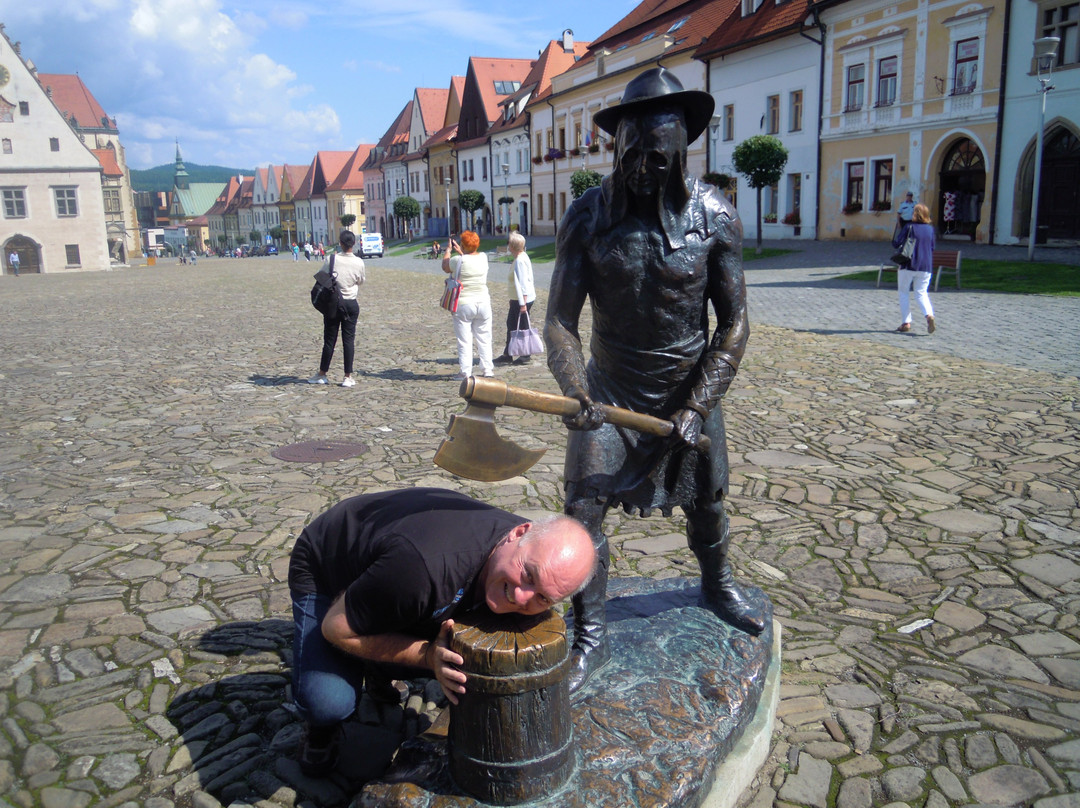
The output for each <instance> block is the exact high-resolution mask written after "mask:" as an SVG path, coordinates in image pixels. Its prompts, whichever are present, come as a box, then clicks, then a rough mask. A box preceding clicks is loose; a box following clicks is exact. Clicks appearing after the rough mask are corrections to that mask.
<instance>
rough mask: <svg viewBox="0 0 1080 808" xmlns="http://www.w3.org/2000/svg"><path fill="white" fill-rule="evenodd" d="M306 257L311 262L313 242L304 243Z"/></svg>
mask: <svg viewBox="0 0 1080 808" xmlns="http://www.w3.org/2000/svg"><path fill="white" fill-rule="evenodd" d="M304 257H305V258H307V260H309V261H310V260H311V242H309V241H305V242H304Z"/></svg>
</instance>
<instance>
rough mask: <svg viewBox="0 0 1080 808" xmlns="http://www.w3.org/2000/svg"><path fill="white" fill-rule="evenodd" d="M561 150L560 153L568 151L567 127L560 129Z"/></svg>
mask: <svg viewBox="0 0 1080 808" xmlns="http://www.w3.org/2000/svg"><path fill="white" fill-rule="evenodd" d="M559 149H560V151H566V127H565V126H560V127H559Z"/></svg>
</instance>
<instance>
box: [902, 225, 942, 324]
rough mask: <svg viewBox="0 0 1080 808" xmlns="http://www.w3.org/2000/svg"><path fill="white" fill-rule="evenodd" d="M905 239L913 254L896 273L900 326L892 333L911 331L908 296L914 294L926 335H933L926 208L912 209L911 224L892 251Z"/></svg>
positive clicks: (930, 238) (931, 261)
mask: <svg viewBox="0 0 1080 808" xmlns="http://www.w3.org/2000/svg"><path fill="white" fill-rule="evenodd" d="M908 238H912V239H914V242H915V250H914V252H913V253H912V256H911V263H910V265H908V266H906V267H905V266H901V267H899V268H897V270H896V283H897V289H898V290H899V293H900V317H901V318H902V320H903V322H902V323H900V327H899V328H897V329H896V330H897V331H899V332H900V333H902V334H903V333H907V332H908V331H910V330H911V299H910V293H911V291H912V290H914V292H915V300H916V301H917V302H918V304H919V306H920V307H921V308H922V311H923V314H924V315H926V333H927V334H933V333H934V329H935V328H936V327H937V324H936V323H935V321H934V307H933V305H932V304H931V303H930V295H929V293H928V290H929V289H930V277H931V276H932V275H933V274H934V226H933V225H932V224H930V209H929V208H928V207H926V205H922V204H919V205H916V206H915V212H914V213H913V214H912V217H911V223H910V224H907V225H905V226H904V227H903V228H902V229H901V230H900V232H899V233H898V234H897V236H896V238H895V239H893V247H896V248H900V247H901V246H902V245H903V244H904V242H905V241H907V239H908Z"/></svg>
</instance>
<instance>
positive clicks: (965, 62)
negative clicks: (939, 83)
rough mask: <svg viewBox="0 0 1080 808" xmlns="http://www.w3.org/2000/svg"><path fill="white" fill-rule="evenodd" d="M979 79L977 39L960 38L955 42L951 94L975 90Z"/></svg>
mask: <svg viewBox="0 0 1080 808" xmlns="http://www.w3.org/2000/svg"><path fill="white" fill-rule="evenodd" d="M978 79H979V40H978V38H975V39H962V40H960V41H959V42H957V43H956V69H955V72H954V73H953V91H952V94H953V95H964V94H966V93H973V92H975V83H976V82H977V81H978Z"/></svg>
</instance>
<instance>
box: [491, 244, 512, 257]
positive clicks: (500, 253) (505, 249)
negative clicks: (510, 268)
mask: <svg viewBox="0 0 1080 808" xmlns="http://www.w3.org/2000/svg"><path fill="white" fill-rule="evenodd" d="M508 255H510V245H509V244H500V245H499V246H498V247H496V248H495V251H494V252H492V253H491V257H492V258H506V257H507V256H508Z"/></svg>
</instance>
